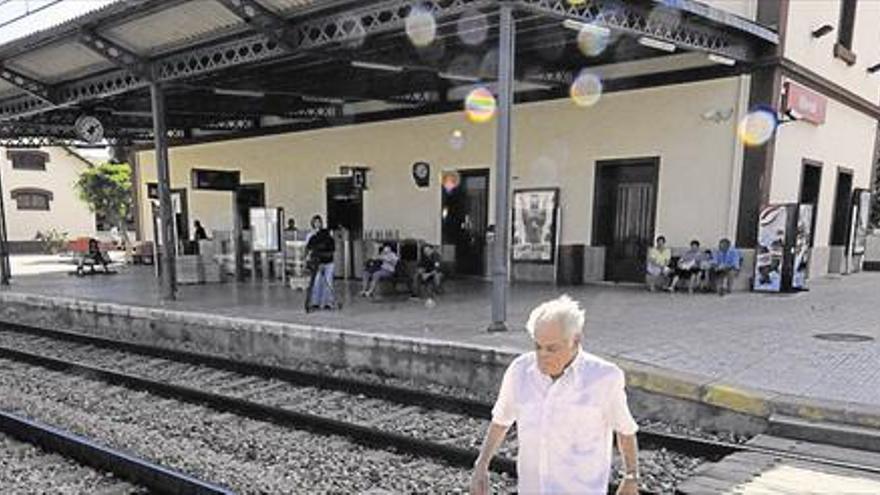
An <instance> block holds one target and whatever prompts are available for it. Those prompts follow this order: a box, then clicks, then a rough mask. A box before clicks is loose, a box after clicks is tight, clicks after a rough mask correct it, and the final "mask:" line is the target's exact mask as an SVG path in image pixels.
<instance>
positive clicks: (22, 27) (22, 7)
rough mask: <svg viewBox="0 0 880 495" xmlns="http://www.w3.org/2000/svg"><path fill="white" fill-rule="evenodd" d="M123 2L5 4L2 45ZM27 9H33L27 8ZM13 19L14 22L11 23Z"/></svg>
mask: <svg viewBox="0 0 880 495" xmlns="http://www.w3.org/2000/svg"><path fill="white" fill-rule="evenodd" d="M120 1H121V0H88V1H76V0H60V1H57V2H55V3H52V2H50V1H47V0H42V1H41V2H31V3H30V4H28V3H27V2H21V1H19V2H14V3H13V2H9V3H8V6H7V5H3V6H2V7H0V9H5V10H4V11H3V12H2V13H0V19H2V20H3V21H6V22H5V23H3V24H2V26H0V45H2V44H4V43H8V42H10V41H13V40H16V39H19V38H22V37H24V36H29V35H32V34H34V33H37V32H40V31H44V30H48V29H54V28H57V27H58V26H61V25H64V24H66V23H68V22H70V21H72V20H74V19H77V18H80V17H83V16H86V15H88V14H91V13H94V12H96V11H98V10H101V9H103V8H105V7H107V6H108V5H111V4H114V3H119V2H120ZM28 6H29V7H30V9H28ZM7 10H8V12H7ZM26 12H29V13H27V14H26V15H23V16H22V17H17V15H18V14H25V13H26ZM4 14H5V16H4ZM10 19H14V20H12V21H11V22H10Z"/></svg>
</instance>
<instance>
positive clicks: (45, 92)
mask: <svg viewBox="0 0 880 495" xmlns="http://www.w3.org/2000/svg"><path fill="white" fill-rule="evenodd" d="M0 79H3V80H4V81H6V82H8V83H9V84H11V85H13V86H15V87H17V88H19V89H21V90H23V91H26V92H27V93H28V94H29V95H30V97H31V98H35V99H37V100H39V101H40V102H42V103H47V104H49V105H54V104H55V98H53V95H52V88H50V87H49V85H47V84H45V83H43V82H40V81H37V80H36V79H32V78H30V77H28V76H26V75H24V74H22V73H20V72H17V71H14V70H12V69H10V68H9V67H6V66H5V65H3V64H0Z"/></svg>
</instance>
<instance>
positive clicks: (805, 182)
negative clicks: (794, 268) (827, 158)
mask: <svg viewBox="0 0 880 495" xmlns="http://www.w3.org/2000/svg"><path fill="white" fill-rule="evenodd" d="M821 185H822V165H821V164H820V163H817V162H812V161H804V168H803V171H802V172H801V197H800V203H803V204H810V205H813V225H812V226H811V228H810V241H809V243H810V247H812V246H813V240H814V239H815V238H816V217H817V216H818V215H819V190H820V188H821Z"/></svg>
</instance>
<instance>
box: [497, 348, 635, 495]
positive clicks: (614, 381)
mask: <svg viewBox="0 0 880 495" xmlns="http://www.w3.org/2000/svg"><path fill="white" fill-rule="evenodd" d="M624 385H625V381H624V376H623V371H621V370H620V368H618V367H617V366H616V365H614V364H613V363H609V362H608V361H605V360H603V359H600V358H598V357H596V356H593V355H592V354H588V353H586V352H584V351H582V350H579V351H578V354H577V356H575V359H574V361H572V363H571V364H570V365H569V366H568V368H566V370H565V372H564V373H563V374H562V376H560V377H559V378H558V379H557V380H556V381H554V380H552V379H551V378H550V377H549V376H547V375H545V374H543V373H541V371H540V370H539V369H538V363H537V357H536V355H535V353H534V352H530V353H527V354H523V355H522V356H519V357H518V358H516V359H515V360H514V361H513V362H512V363H511V364H510V366H509V367H508V368H507V371H506V372H505V373H504V379H503V381H502V383H501V390H500V392H499V393H498V400H497V401H496V403H495V407H494V409H493V410H492V422H494V423H497V424H499V425H503V426H510V425H511V424H513V423H514V422H516V424H517V439H518V442H519V456H518V459H517V471H518V473H519V493H523V494H531V493H543V494H556V493H571V494H583V495H591V494H600V493H606V492H607V490H608V478H609V474H610V471H611V453H612V444H613V434H612V433H613V432H615V431H617V432H619V433H622V434H624V435H633V434H635V433H636V431H638V425H636V422H635V420H633V417H632V414H630V411H629V407H628V406H627V402H626V392H625V390H624Z"/></svg>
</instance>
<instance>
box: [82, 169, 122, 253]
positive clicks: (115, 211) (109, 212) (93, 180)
mask: <svg viewBox="0 0 880 495" xmlns="http://www.w3.org/2000/svg"><path fill="white" fill-rule="evenodd" d="M76 190H77V192H78V193H79V197H80V199H82V200H83V201H84V202H85V203H86V204H88V205H89V209H90V210H91V211H92V212H94V213H97V214H100V215H103V216H104V218H105V219H106V220H107V222H108V223H110V224H111V225H115V226H116V228H117V229H119V233H120V234H122V242H123V243H124V244H125V249H126V252H128V247H129V239H128V228H127V226H126V218H128V215H129V213H130V212H131V209H132V196H131V166H130V165H129V164H127V163H102V164H100V165H98V166H97V167H89V168H87V169H85V170H84V171H83V172H82V173H81V174H80V176H79V179H77V181H76Z"/></svg>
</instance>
